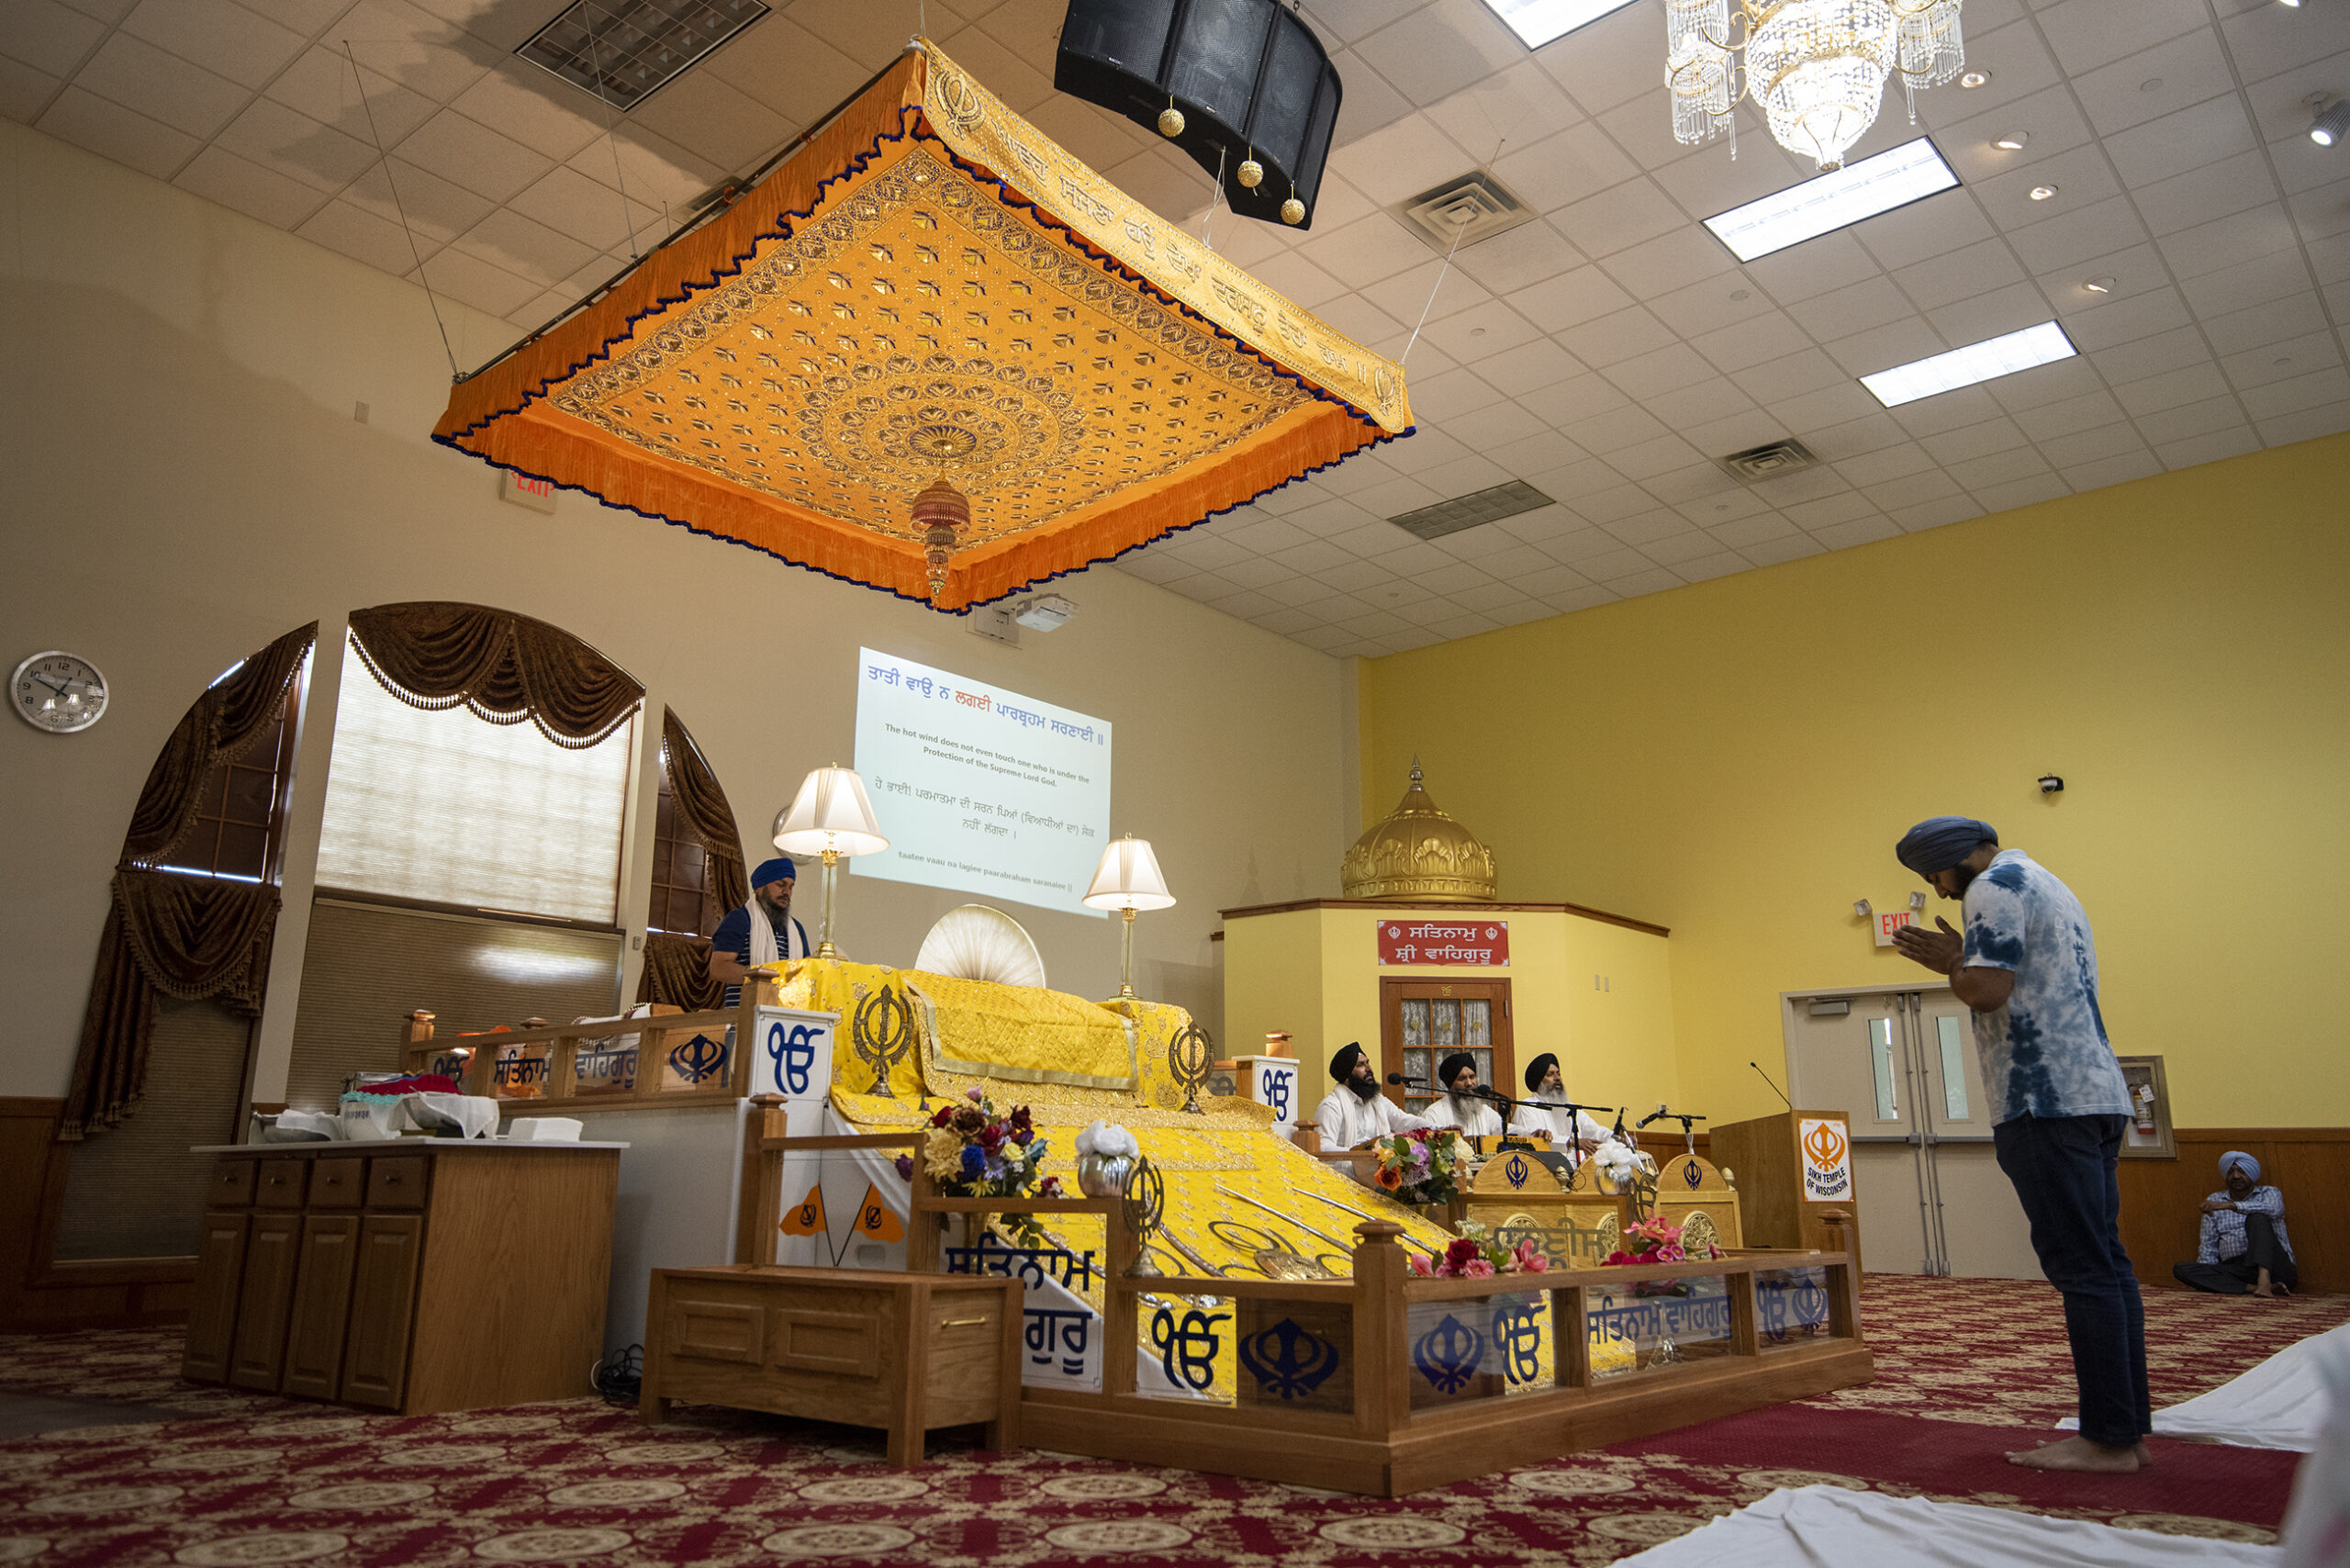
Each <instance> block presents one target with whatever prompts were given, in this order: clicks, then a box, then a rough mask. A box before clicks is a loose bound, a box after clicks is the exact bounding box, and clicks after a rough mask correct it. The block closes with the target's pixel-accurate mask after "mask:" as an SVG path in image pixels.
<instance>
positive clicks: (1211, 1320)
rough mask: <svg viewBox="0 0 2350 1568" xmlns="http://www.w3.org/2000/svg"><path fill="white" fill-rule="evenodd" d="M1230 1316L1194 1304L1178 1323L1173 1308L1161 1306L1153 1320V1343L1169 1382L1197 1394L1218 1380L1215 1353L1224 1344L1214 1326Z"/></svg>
mask: <svg viewBox="0 0 2350 1568" xmlns="http://www.w3.org/2000/svg"><path fill="white" fill-rule="evenodd" d="M1230 1316H1232V1314H1230V1313H1228V1312H1202V1311H1201V1310H1200V1309H1199V1308H1197V1307H1192V1309H1190V1310H1189V1311H1187V1312H1185V1313H1184V1314H1183V1316H1182V1319H1181V1322H1178V1321H1177V1320H1176V1316H1175V1309H1174V1308H1173V1307H1171V1306H1162V1307H1160V1308H1159V1309H1158V1312H1157V1314H1156V1315H1154V1316H1152V1318H1151V1320H1150V1343H1151V1346H1152V1348H1153V1349H1155V1350H1158V1364H1159V1365H1160V1366H1161V1367H1163V1368H1165V1369H1166V1372H1167V1381H1168V1382H1169V1383H1181V1384H1182V1385H1183V1386H1185V1387H1187V1388H1190V1389H1191V1390H1192V1392H1194V1393H1204V1392H1205V1391H1206V1389H1207V1386H1208V1384H1210V1383H1214V1381H1215V1353H1216V1351H1217V1350H1220V1349H1222V1348H1223V1345H1224V1336H1223V1335H1221V1334H1219V1333H1217V1332H1216V1331H1215V1325H1217V1324H1218V1323H1221V1322H1223V1321H1224V1320H1225V1319H1226V1318H1228V1317H1230Z"/></svg>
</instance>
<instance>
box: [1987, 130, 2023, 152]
mask: <svg viewBox="0 0 2350 1568" xmlns="http://www.w3.org/2000/svg"><path fill="white" fill-rule="evenodd" d="M2030 140H2031V132H2030V131H2028V130H2010V131H2009V132H2007V133H2006V134H2005V135H2003V136H1999V137H1997V138H1996V139H1994V140H1993V141H1992V143H1991V145H1992V146H1994V147H1996V148H1997V149H1998V150H1999V151H2002V152H2020V151H2023V144H2024V143H2025V142H2027V141H2030Z"/></svg>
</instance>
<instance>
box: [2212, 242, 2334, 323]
mask: <svg viewBox="0 0 2350 1568" xmlns="http://www.w3.org/2000/svg"><path fill="white" fill-rule="evenodd" d="M2319 276H2320V281H2325V280H2324V274H2323V273H2322V271H2321V272H2320V274H2319ZM2309 286H2310V260H2309V258H2306V257H2304V256H2303V255H2302V254H2300V252H2295V251H2271V252H2268V253H2267V254H2266V255H2262V256H2256V257H2255V258H2254V259H2253V260H2251V261H2248V262H2238V263H2236V264H2235V265H2233V266H2231V267H2222V268H2221V269H2220V270H2219V271H2217V272H2211V273H2206V274H2203V275H2202V276H2200V277H2195V278H2189V279H2188V280H2187V281H2186V282H2184V283H2182V284H2181V285H2179V292H2180V293H2181V294H2183V295H2185V296H2186V297H2187V303H2188V306H2189V307H2190V308H2193V309H2194V310H2195V311H2196V312H2197V313H2198V314H2199V315H2204V316H2216V315H2222V314H2225V313H2228V312H2231V311H2235V310H2244V309H2249V308H2252V307H2254V306H2255V305H2266V304H2268V303H2270V302H2271V301H2273V300H2278V299H2285V298H2289V297H2291V296H2293V295H2296V294H2299V293H2300V292H2301V290H2303V289H2305V288H2307V287H2309Z"/></svg>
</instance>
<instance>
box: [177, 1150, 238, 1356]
mask: <svg viewBox="0 0 2350 1568" xmlns="http://www.w3.org/2000/svg"><path fill="white" fill-rule="evenodd" d="M244 1174H245V1181H246V1183H247V1185H246V1186H245V1187H244V1189H243V1195H244V1196H246V1197H250V1196H251V1195H252V1186H251V1184H250V1183H251V1182H252V1162H251V1161H247V1162H246V1164H245V1171H244ZM219 1192H220V1183H219V1182H218V1176H217V1175H216V1178H215V1180H214V1182H213V1193H214V1195H215V1196H218V1194H219ZM251 1225H252V1215H243V1214H222V1213H218V1212H217V1211H216V1212H214V1213H210V1214H207V1215H205V1216H204V1234H203V1236H202V1238H200V1239H199V1240H198V1241H197V1242H196V1293H195V1295H194V1297H193V1298H192V1299H191V1300H190V1301H189V1303H188V1312H187V1355H186V1359H185V1361H182V1362H181V1363H180V1370H181V1371H182V1372H184V1373H185V1374H186V1375H187V1376H188V1377H190V1378H193V1379H195V1380H196V1381H197V1382H199V1383H226V1382H228V1381H229V1341H230V1339H231V1338H232V1337H233V1336H234V1335H235V1333H236V1331H237V1293H238V1292H239V1291H241V1290H242V1289H243V1288H244V1283H245V1231H246V1228H247V1227H248V1226H251Z"/></svg>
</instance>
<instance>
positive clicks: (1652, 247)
mask: <svg viewBox="0 0 2350 1568" xmlns="http://www.w3.org/2000/svg"><path fill="white" fill-rule="evenodd" d="M1600 265H1601V266H1603V267H1605V268H1606V270H1607V273H1608V275H1609V276H1611V277H1613V278H1615V279H1616V281H1617V283H1619V284H1621V285H1622V286H1624V288H1625V289H1626V290H1627V291H1628V292H1629V293H1631V294H1633V295H1634V296H1636V297H1639V298H1641V299H1655V298H1656V297H1659V296H1660V295H1665V294H1671V293H1673V292H1674V291H1675V290H1677V289H1682V288H1685V287H1687V286H1690V285H1693V284H1697V283H1701V282H1705V281H1707V280H1712V281H1713V282H1714V283H1715V284H1716V285H1717V286H1719V287H1720V288H1721V289H1722V290H1723V291H1725V292H1727V291H1729V289H1731V288H1733V287H1738V286H1742V285H1743V284H1744V282H1745V279H1744V277H1743V276H1742V275H1741V274H1740V273H1739V271H1738V263H1736V261H1735V260H1733V259H1732V257H1731V256H1730V253H1729V252H1728V251H1726V250H1724V249H1723V248H1722V244H1721V241H1718V240H1716V239H1715V238H1714V237H1713V236H1712V235H1711V234H1709V233H1707V232H1706V231H1705V230H1701V229H1692V228H1687V227H1683V228H1679V229H1675V230H1673V232H1671V233H1669V234H1660V235H1658V236H1657V237H1656V238H1655V239H1653V240H1646V241H1641V242H1640V243H1639V244H1637V245H1634V246H1631V247H1630V248H1628V249H1627V250H1622V251H1618V252H1616V253H1615V254H1614V255H1612V256H1609V257H1608V258H1607V259H1606V261H1604V262H1602V263H1600ZM1749 292H1751V290H1750V291H1749Z"/></svg>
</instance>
